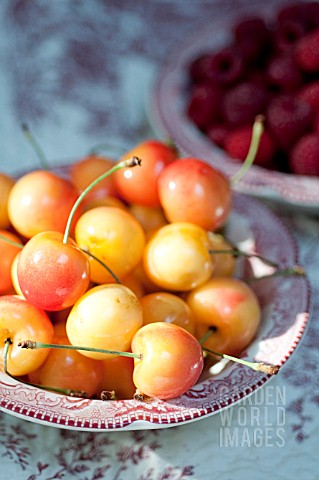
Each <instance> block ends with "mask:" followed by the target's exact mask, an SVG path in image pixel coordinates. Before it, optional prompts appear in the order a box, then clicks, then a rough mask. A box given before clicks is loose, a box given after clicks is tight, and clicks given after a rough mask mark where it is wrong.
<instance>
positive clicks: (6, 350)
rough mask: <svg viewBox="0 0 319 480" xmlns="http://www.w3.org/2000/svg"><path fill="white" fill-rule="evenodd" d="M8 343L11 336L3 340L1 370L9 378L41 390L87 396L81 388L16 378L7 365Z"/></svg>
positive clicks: (10, 342)
mask: <svg viewBox="0 0 319 480" xmlns="http://www.w3.org/2000/svg"><path fill="white" fill-rule="evenodd" d="M10 345H12V340H11V338H7V339H6V340H5V342H4V351H3V370H4V373H5V374H6V375H8V376H9V377H10V378H12V379H13V380H16V381H19V382H21V383H24V384H25V385H30V386H31V387H37V388H41V389H42V390H51V391H52V392H56V393H62V394H63V395H68V396H70V397H80V398H87V397H88V394H87V393H86V392H84V391H83V390H73V389H72V388H58V387H49V386H46V385H38V384H35V383H31V382H27V381H26V380H21V379H19V378H16V377H15V376H14V375H11V373H10V372H9V371H8V365H7V362H8V353H9V347H10Z"/></svg>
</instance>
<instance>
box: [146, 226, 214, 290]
mask: <svg viewBox="0 0 319 480" xmlns="http://www.w3.org/2000/svg"><path fill="white" fill-rule="evenodd" d="M208 250H209V242H208V237H207V232H206V231H205V230H204V229H202V228H201V227H199V226H198V225H195V224H192V223H188V222H176V223H171V224H168V225H165V226H164V227H161V228H160V229H158V230H157V231H156V232H155V233H154V234H153V235H152V236H151V238H150V239H149V241H148V242H147V244H146V246H145V249H144V254H143V266H144V269H145V273H146V275H147V276H148V277H149V278H150V279H151V281H152V282H153V283H155V284H157V285H159V286H160V287H161V289H164V290H171V291H181V292H185V291H187V290H191V289H192V288H195V287H196V286H198V285H200V284H201V283H204V282H205V281H206V280H208V278H209V277H210V276H211V274H212V272H213V262H212V258H211V256H210V255H209V253H208Z"/></svg>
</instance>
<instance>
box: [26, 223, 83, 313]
mask: <svg viewBox="0 0 319 480" xmlns="http://www.w3.org/2000/svg"><path fill="white" fill-rule="evenodd" d="M62 240H63V235H62V234H61V233H59V232H42V233H38V234H37V235H35V236H34V237H32V238H31V239H30V240H29V241H28V242H27V243H26V245H25V246H24V247H23V249H22V250H21V252H20V255H19V260H18V267H17V270H18V271H17V276H18V283H19V286H20V289H21V291H22V293H23V295H24V296H25V298H27V299H28V300H29V301H30V302H31V303H33V304H34V305H36V306H37V307H38V308H41V309H43V310H49V311H50V310H51V311H55V310H62V309H64V308H67V307H70V306H72V305H74V303H75V302H76V301H77V300H78V299H79V298H80V297H81V296H82V295H83V294H84V293H85V292H86V290H87V288H88V286H89V282H90V266H89V262H88V259H87V256H86V254H85V253H83V252H82V251H81V250H80V249H79V248H78V247H77V246H76V244H75V242H74V241H73V240H72V239H69V243H67V244H64V243H63V242H62Z"/></svg>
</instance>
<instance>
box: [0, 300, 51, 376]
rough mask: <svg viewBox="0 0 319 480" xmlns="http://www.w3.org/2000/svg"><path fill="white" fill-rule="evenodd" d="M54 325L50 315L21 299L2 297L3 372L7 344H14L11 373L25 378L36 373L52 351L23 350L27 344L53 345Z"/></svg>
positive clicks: (0, 343)
mask: <svg viewBox="0 0 319 480" xmlns="http://www.w3.org/2000/svg"><path fill="white" fill-rule="evenodd" d="M53 334H54V330H53V325H52V323H51V321H50V319H49V317H48V315H47V314H46V313H45V312H44V311H43V310H40V309H39V308H37V307H36V306H35V305H33V304H32V303H30V302H28V301H27V300H25V299H24V298H22V297H19V296H18V295H3V296H2V297H0V365H1V368H3V350H4V342H5V340H6V339H7V338H10V339H11V340H12V342H13V343H12V345H11V346H10V347H9V352H8V361H7V366H8V371H9V373H10V374H11V375H16V376H22V375H26V374H28V373H30V372H32V371H34V370H36V369H37V368H38V367H39V366H40V365H41V364H42V363H43V362H44V360H45V359H46V358H47V356H48V354H49V350H48V349H44V348H41V349H36V350H29V349H24V348H20V347H19V346H18V344H19V342H22V341H25V340H31V341H38V342H44V343H51V341H52V339H53Z"/></svg>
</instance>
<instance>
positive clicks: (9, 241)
mask: <svg viewBox="0 0 319 480" xmlns="http://www.w3.org/2000/svg"><path fill="white" fill-rule="evenodd" d="M0 240H3V241H4V242H7V243H9V244H10V245H13V246H14V247H18V248H23V244H22V243H18V242H14V241H13V240H11V239H10V238H7V237H5V236H4V235H0Z"/></svg>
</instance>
